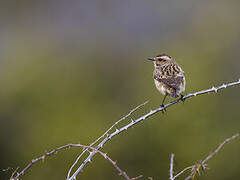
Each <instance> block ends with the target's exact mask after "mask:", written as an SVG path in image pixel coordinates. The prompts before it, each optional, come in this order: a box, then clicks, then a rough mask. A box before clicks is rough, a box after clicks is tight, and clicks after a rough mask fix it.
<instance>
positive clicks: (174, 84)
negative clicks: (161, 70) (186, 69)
mask: <svg viewBox="0 0 240 180" xmlns="http://www.w3.org/2000/svg"><path fill="white" fill-rule="evenodd" d="M153 78H154V79H156V80H157V81H160V82H163V83H164V84H166V85H168V86H169V87H171V88H174V89H175V90H177V91H178V90H179V86H180V84H181V83H182V82H183V76H159V75H158V74H154V77H153Z"/></svg>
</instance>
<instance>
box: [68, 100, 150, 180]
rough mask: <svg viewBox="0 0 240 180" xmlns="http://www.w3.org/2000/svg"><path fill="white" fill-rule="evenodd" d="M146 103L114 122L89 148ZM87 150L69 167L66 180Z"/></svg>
mask: <svg viewBox="0 0 240 180" xmlns="http://www.w3.org/2000/svg"><path fill="white" fill-rule="evenodd" d="M147 103H148V101H146V102H144V103H142V104H140V105H138V106H137V107H135V108H134V109H132V110H130V111H129V113H128V114H127V115H125V116H124V117H122V118H121V119H119V120H118V121H116V122H115V123H114V124H113V125H112V126H111V127H110V128H109V129H108V130H107V131H105V132H104V133H103V134H102V135H101V136H100V137H99V138H97V139H96V140H95V141H94V142H93V143H91V144H90V146H91V147H93V146H94V145H95V144H96V143H97V142H99V140H100V139H102V138H103V137H105V136H107V135H108V133H109V132H110V131H111V130H112V129H113V128H114V127H116V126H117V125H118V124H119V123H120V122H122V121H123V120H125V119H127V118H128V117H129V116H131V115H132V114H133V113H134V112H135V111H137V110H138V109H140V108H141V107H142V106H145V105H146V104H147ZM87 150H88V149H83V151H82V153H81V154H80V155H79V156H78V157H77V159H76V161H75V162H74V163H73V165H72V166H71V168H70V169H69V171H68V175H67V179H69V177H70V175H71V171H72V169H73V168H74V167H75V166H76V165H77V163H78V161H79V160H80V158H81V157H82V155H83V154H84V153H85V152H86V151H87Z"/></svg>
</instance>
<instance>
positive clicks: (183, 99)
mask: <svg viewBox="0 0 240 180" xmlns="http://www.w3.org/2000/svg"><path fill="white" fill-rule="evenodd" d="M180 96H181V97H180V98H179V100H180V101H182V102H183V104H184V102H185V100H186V99H185V98H184V95H183V94H180Z"/></svg>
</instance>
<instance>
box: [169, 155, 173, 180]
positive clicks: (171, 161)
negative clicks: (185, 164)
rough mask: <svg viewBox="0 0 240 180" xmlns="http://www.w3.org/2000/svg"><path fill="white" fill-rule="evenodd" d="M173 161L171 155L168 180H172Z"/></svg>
mask: <svg viewBox="0 0 240 180" xmlns="http://www.w3.org/2000/svg"><path fill="white" fill-rule="evenodd" d="M173 160H174V154H171V160H170V171H169V176H170V180H173Z"/></svg>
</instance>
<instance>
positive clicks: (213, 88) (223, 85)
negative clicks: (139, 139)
mask: <svg viewBox="0 0 240 180" xmlns="http://www.w3.org/2000/svg"><path fill="white" fill-rule="evenodd" d="M236 85H240V79H239V80H238V81H235V82H231V83H228V84H222V85H221V86H218V87H214V86H213V87H212V88H210V89H206V90H202V91H198V92H195V93H189V94H187V95H185V96H183V97H182V98H181V99H176V100H173V101H171V102H170V103H168V104H166V105H164V107H162V106H160V107H158V108H156V109H154V110H150V112H149V113H147V114H144V115H143V116H141V117H139V118H138V119H136V120H132V121H131V122H130V123H129V124H127V125H125V126H123V127H122V128H120V129H116V130H115V132H113V133H111V134H109V135H107V137H105V138H104V139H103V140H102V141H101V142H100V143H99V144H98V145H97V146H96V149H100V148H102V147H103V145H104V144H105V143H106V142H108V141H109V140H110V139H111V138H112V137H114V136H116V135H118V134H120V133H122V132H123V131H125V130H127V129H128V128H130V127H133V126H135V125H136V124H138V123H139V122H142V121H143V120H145V119H147V118H149V117H151V116H153V115H154V114H156V113H158V112H159V111H164V110H166V109H167V108H168V107H170V106H172V105H174V104H177V103H179V102H181V101H185V100H186V99H189V98H192V97H196V96H199V95H203V94H208V93H212V92H214V93H217V92H218V91H219V90H222V89H225V88H228V87H232V86H236ZM94 154H95V153H94V152H93V153H89V155H88V157H87V158H86V159H85V160H84V161H83V162H82V164H81V165H80V166H79V167H78V169H77V170H76V171H75V172H74V173H73V175H72V176H71V177H70V178H67V180H75V179H76V176H77V175H78V174H79V173H80V171H81V170H82V169H83V168H84V167H85V165H86V164H87V163H88V162H89V161H91V159H92V157H93V156H94Z"/></svg>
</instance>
